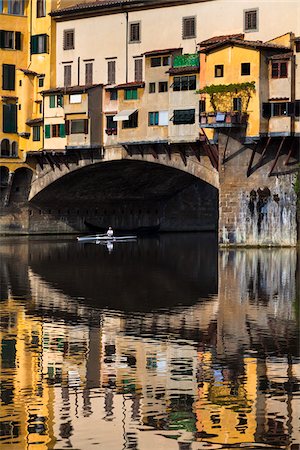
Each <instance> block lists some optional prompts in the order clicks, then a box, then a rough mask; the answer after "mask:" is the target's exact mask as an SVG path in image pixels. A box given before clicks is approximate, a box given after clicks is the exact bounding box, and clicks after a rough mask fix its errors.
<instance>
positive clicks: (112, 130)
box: [105, 128, 118, 136]
mask: <svg viewBox="0 0 300 450" xmlns="http://www.w3.org/2000/svg"><path fill="white" fill-rule="evenodd" d="M105 133H106V134H107V135H108V136H112V135H115V136H117V134H118V129H117V128H106V130H105Z"/></svg>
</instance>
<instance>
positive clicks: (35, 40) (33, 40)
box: [30, 35, 38, 55]
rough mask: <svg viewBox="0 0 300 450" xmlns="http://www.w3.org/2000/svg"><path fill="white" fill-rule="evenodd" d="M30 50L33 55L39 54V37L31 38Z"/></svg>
mask: <svg viewBox="0 0 300 450" xmlns="http://www.w3.org/2000/svg"><path fill="white" fill-rule="evenodd" d="M30 50H31V54H32V55H34V54H36V53H38V35H36V36H31V43H30Z"/></svg>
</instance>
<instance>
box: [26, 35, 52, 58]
mask: <svg viewBox="0 0 300 450" xmlns="http://www.w3.org/2000/svg"><path fill="white" fill-rule="evenodd" d="M48 42H49V36H48V35H47V34H36V35H34V36H31V42H30V49H31V54H32V55H35V54H40V53H48V50H49V48H48V47H49V46H48Z"/></svg>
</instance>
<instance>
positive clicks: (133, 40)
mask: <svg viewBox="0 0 300 450" xmlns="http://www.w3.org/2000/svg"><path fill="white" fill-rule="evenodd" d="M135 26H137V27H138V33H137V34H138V36H134V31H133V27H135ZM128 32H129V36H128V42H129V44H138V43H140V42H141V21H140V20H138V21H135V22H130V23H129V27H128Z"/></svg>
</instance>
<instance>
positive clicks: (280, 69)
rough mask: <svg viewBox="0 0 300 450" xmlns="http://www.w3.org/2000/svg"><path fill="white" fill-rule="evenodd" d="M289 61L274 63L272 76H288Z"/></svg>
mask: <svg viewBox="0 0 300 450" xmlns="http://www.w3.org/2000/svg"><path fill="white" fill-rule="evenodd" d="M287 76H288V70H287V62H276V63H274V62H273V63H272V78H287Z"/></svg>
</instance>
